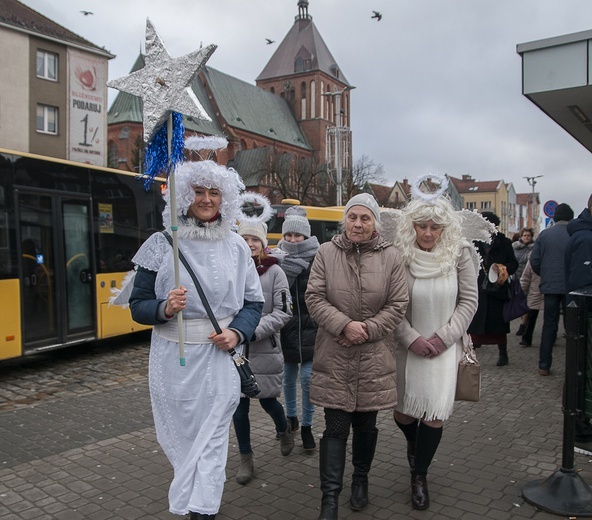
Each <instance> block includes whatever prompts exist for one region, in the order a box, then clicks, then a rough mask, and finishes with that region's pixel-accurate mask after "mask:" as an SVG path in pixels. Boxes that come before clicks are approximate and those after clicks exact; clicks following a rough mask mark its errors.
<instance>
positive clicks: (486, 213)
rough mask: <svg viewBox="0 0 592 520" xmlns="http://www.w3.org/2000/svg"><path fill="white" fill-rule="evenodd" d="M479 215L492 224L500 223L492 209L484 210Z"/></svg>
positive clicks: (497, 224)
mask: <svg viewBox="0 0 592 520" xmlns="http://www.w3.org/2000/svg"><path fill="white" fill-rule="evenodd" d="M481 216H482V217H483V218H484V219H485V220H489V222H491V223H492V224H493V225H494V226H499V225H500V219H499V217H498V216H497V215H496V214H495V213H494V212H493V211H484V212H483V213H481Z"/></svg>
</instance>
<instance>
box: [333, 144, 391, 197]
mask: <svg viewBox="0 0 592 520" xmlns="http://www.w3.org/2000/svg"><path fill="white" fill-rule="evenodd" d="M385 182H386V180H385V177H384V167H383V166H382V164H377V163H375V162H374V160H373V159H371V158H370V157H368V156H367V155H362V157H360V158H359V159H357V160H356V161H355V162H354V166H353V168H352V170H351V172H349V171H346V172H344V175H343V198H344V201H347V200H349V199H350V198H351V197H353V196H354V195H356V194H358V193H360V192H362V191H363V189H364V187H365V186H366V185H367V184H383V183H385Z"/></svg>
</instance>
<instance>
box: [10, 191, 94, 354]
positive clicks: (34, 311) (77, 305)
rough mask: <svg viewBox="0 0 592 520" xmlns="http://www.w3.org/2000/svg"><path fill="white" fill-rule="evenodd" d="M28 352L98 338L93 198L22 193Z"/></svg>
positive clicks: (23, 302)
mask: <svg viewBox="0 0 592 520" xmlns="http://www.w3.org/2000/svg"><path fill="white" fill-rule="evenodd" d="M16 200H17V218H18V237H19V242H20V248H21V249H20V255H19V258H20V281H21V295H22V296H21V305H22V313H21V316H22V320H21V321H22V335H23V352H26V351H31V350H38V349H43V348H44V347H54V346H58V345H61V344H65V343H68V342H72V341H74V342H75V341H77V340H80V341H83V340H84V339H86V338H91V337H93V336H94V330H95V326H94V315H95V314H94V303H93V302H94V284H93V283H92V282H93V273H94V272H95V270H94V269H93V266H92V264H91V261H92V258H93V256H92V254H91V244H92V241H91V205H90V199H88V198H81V197H77V196H70V195H66V194H52V193H47V192H29V191H27V190H26V189H23V188H19V189H18V190H17V198H16Z"/></svg>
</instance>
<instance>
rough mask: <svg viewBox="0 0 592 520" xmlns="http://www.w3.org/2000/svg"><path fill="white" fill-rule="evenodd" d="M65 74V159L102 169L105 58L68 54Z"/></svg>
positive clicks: (105, 118)
mask: <svg viewBox="0 0 592 520" xmlns="http://www.w3.org/2000/svg"><path fill="white" fill-rule="evenodd" d="M68 71H69V74H68V75H69V77H68V85H69V91H70V96H69V99H70V106H69V119H70V125H69V127H70V133H69V135H68V159H70V160H71V161H77V162H82V163H88V164H94V165H97V166H105V150H106V146H105V138H106V125H107V85H106V81H107V78H106V76H107V62H106V60H105V59H104V58H102V59H101V58H98V57H97V58H95V57H93V56H91V55H89V54H83V53H81V52H77V51H70V52H69V53H68Z"/></svg>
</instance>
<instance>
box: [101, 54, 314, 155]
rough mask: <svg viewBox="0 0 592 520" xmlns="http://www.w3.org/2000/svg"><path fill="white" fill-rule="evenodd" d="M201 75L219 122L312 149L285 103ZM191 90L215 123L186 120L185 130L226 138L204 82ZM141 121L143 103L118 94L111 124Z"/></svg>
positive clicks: (223, 78) (210, 73)
mask: <svg viewBox="0 0 592 520" xmlns="http://www.w3.org/2000/svg"><path fill="white" fill-rule="evenodd" d="M144 63H145V62H144V56H143V55H142V54H140V55H139V56H138V59H137V60H136V62H135V63H134V66H133V67H132V70H131V71H130V72H134V71H135V70H138V69H141V68H142V67H143V66H144ZM202 74H203V77H204V78H205V80H206V82H207V84H208V87H209V89H210V91H211V92H212V95H213V97H214V100H215V102H216V104H217V106H218V107H219V110H220V118H221V119H222V120H224V122H225V123H226V124H228V125H229V126H232V127H234V128H240V129H242V130H245V131H247V132H250V133H252V134H258V135H261V136H264V137H267V138H269V139H272V140H276V141H280V142H283V143H287V144H290V145H294V146H297V147H298V148H303V149H305V150H310V149H311V147H310V145H309V144H308V142H307V141H306V137H305V136H304V133H303V132H302V130H301V129H300V127H299V126H298V123H297V121H296V119H295V118H294V116H293V114H292V112H291V111H290V107H289V106H288V103H287V102H286V101H285V100H284V99H282V98H281V97H279V96H276V95H274V94H271V93H269V92H267V91H265V90H263V89H260V88H259V87H257V86H255V85H251V84H249V83H246V82H245V81H241V80H239V79H237V78H234V77H232V76H229V75H228V74H224V73H222V72H219V71H217V70H216V69H212V68H211V67H205V68H204V70H203V72H202ZM192 88H193V91H194V92H195V95H196V96H197V99H199V101H200V103H201V104H202V106H203V107H204V109H205V111H206V112H207V113H208V115H209V116H210V117H211V118H212V121H203V120H198V119H194V118H192V117H189V118H184V119H183V124H184V125H185V128H186V130H190V131H194V132H198V133H202V134H205V135H223V130H222V126H221V125H220V122H219V120H218V119H217V118H216V111H215V110H214V107H213V106H212V103H211V102H210V99H209V97H208V94H207V92H206V88H205V86H204V85H203V83H202V81H201V80H200V79H199V78H197V79H196V80H195V82H194V83H193V85H192ZM142 120H143V119H142V100H141V99H140V98H138V97H136V96H133V95H131V94H128V93H127V92H118V94H117V97H116V98H115V100H114V101H113V104H112V105H111V108H110V109H109V113H108V116H107V122H108V124H114V123H142Z"/></svg>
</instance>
